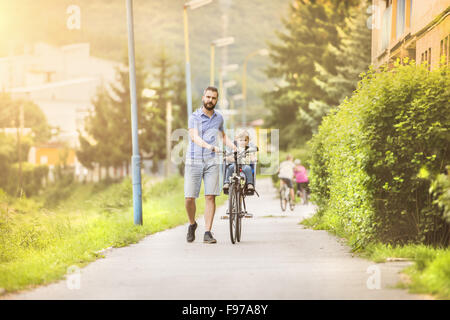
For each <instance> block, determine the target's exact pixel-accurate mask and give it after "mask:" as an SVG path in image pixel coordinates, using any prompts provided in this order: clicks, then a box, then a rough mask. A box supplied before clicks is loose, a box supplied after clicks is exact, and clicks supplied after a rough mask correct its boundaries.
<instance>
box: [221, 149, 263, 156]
mask: <svg viewBox="0 0 450 320" xmlns="http://www.w3.org/2000/svg"><path fill="white" fill-rule="evenodd" d="M258 151H259V149H258V147H255V148H248V149H245V150H242V151H239V152H238V151H231V152H227V151H226V150H223V151H222V154H223V155H224V156H225V157H229V156H233V155H234V154H235V153H236V152H238V154H237V157H238V158H239V157H243V155H246V154H248V153H255V152H258Z"/></svg>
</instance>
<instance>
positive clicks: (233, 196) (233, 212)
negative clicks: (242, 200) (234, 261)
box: [228, 184, 239, 244]
mask: <svg viewBox="0 0 450 320" xmlns="http://www.w3.org/2000/svg"><path fill="white" fill-rule="evenodd" d="M229 190H230V192H229V198H228V210H229V213H230V219H229V220H230V239H231V243H233V244H234V243H236V236H237V232H236V231H237V219H238V215H239V211H238V207H239V205H238V198H237V196H238V194H237V192H236V187H235V185H234V184H231V186H230V189H229Z"/></svg>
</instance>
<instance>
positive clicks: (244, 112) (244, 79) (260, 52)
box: [242, 49, 269, 127]
mask: <svg viewBox="0 0 450 320" xmlns="http://www.w3.org/2000/svg"><path fill="white" fill-rule="evenodd" d="M256 55H261V56H268V55H269V50H267V49H259V50H256V51H253V52H250V53H249V54H248V55H247V56H246V57H245V59H244V66H243V75H242V95H243V99H244V108H243V110H242V122H243V124H242V125H243V126H244V127H246V125H247V63H248V60H249V59H250V58H251V57H254V56H256Z"/></svg>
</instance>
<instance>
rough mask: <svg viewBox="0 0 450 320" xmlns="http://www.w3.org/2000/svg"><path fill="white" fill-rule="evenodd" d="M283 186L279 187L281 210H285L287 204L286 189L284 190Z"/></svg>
mask: <svg viewBox="0 0 450 320" xmlns="http://www.w3.org/2000/svg"><path fill="white" fill-rule="evenodd" d="M284 189H285V188H284V187H283V188H281V191H280V205H281V210H282V211H285V210H286V206H287V200H286V196H285V195H286V191H285V190H284Z"/></svg>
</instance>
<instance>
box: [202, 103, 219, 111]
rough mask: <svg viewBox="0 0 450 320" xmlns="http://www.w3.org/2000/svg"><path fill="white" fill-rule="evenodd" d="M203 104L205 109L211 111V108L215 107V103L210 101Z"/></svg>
mask: <svg viewBox="0 0 450 320" xmlns="http://www.w3.org/2000/svg"><path fill="white" fill-rule="evenodd" d="M203 106H204V107H205V109H206V110H208V111H211V110H214V108H215V107H216V105H215V104H212V103H210V102H209V103H205V102H204V103H203Z"/></svg>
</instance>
